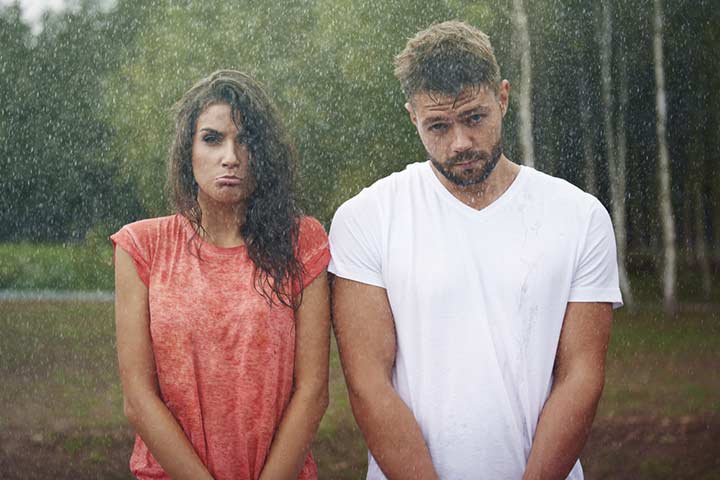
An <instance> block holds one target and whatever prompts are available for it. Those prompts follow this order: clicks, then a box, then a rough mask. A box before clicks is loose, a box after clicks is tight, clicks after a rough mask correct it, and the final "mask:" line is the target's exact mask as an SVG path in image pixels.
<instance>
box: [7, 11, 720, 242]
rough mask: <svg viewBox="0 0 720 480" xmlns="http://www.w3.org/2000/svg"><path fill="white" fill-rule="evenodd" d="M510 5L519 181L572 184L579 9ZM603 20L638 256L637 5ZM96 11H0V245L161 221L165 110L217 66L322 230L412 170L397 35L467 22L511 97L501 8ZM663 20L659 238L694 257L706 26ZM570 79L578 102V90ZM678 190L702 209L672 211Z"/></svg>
mask: <svg viewBox="0 0 720 480" xmlns="http://www.w3.org/2000/svg"><path fill="white" fill-rule="evenodd" d="M525 3H526V7H527V12H528V17H529V19H530V24H529V28H530V37H531V44H532V52H531V55H532V62H533V78H532V80H533V112H534V119H535V120H534V124H535V132H534V135H535V143H536V155H537V157H538V158H537V164H538V166H539V168H540V169H542V170H545V171H548V172H551V173H554V174H557V175H559V176H561V177H563V178H566V179H568V180H570V181H573V182H574V183H577V184H579V185H581V186H582V183H583V181H584V180H583V178H584V177H583V175H582V173H583V172H582V168H583V164H584V162H583V161H582V160H583V159H582V144H581V139H582V138H583V131H582V125H581V122H580V121H579V104H580V103H581V101H587V102H588V103H589V104H590V106H591V110H592V113H593V115H594V117H595V118H598V119H599V118H601V114H602V106H601V101H600V98H599V92H598V90H599V88H598V81H599V79H598V61H599V59H598V57H599V54H598V44H597V39H596V34H597V28H598V15H597V14H598V12H597V8H596V6H595V5H594V4H593V3H592V2H587V1H585V0H569V1H566V2H559V1H557V0H543V1H538V2H525ZM612 3H613V5H614V8H613V11H614V12H615V13H614V17H613V22H614V23H613V25H614V28H613V30H614V32H615V35H614V45H613V52H614V58H615V59H617V58H619V57H620V56H623V57H624V58H625V60H626V63H627V65H628V73H629V85H630V91H629V92H628V93H629V98H630V103H629V107H628V112H626V113H627V122H626V124H627V139H628V170H627V175H628V179H627V184H628V195H627V199H626V202H627V209H628V218H629V222H628V223H629V225H628V240H629V250H630V252H631V253H632V252H633V251H634V250H640V249H644V250H650V251H654V250H657V249H658V248H659V245H658V243H657V238H658V232H659V225H658V222H657V213H656V210H657V208H656V187H655V185H656V184H657V179H656V173H657V172H656V168H657V167H656V160H655V158H656V152H655V149H656V147H655V144H656V142H655V123H654V115H655V111H654V109H655V106H654V105H655V102H654V91H655V90H654V88H655V85H654V76H653V72H652V56H651V51H652V48H651V43H650V36H649V32H650V31H651V30H652V29H651V28H650V23H649V21H650V12H651V11H652V6H651V4H650V2H647V1H643V2H618V1H613V2H612ZM101 4H105V3H103V2H100V0H85V1H82V2H74V3H71V4H70V8H69V9H68V10H66V11H64V12H62V13H52V14H48V15H46V17H45V19H44V20H43V25H42V27H43V28H42V30H41V33H39V34H38V35H32V34H31V32H30V29H29V27H28V26H27V25H25V24H24V23H23V21H22V20H21V17H20V10H19V7H17V6H4V7H0V41H1V43H2V45H3V48H2V49H0V96H1V98H2V99H3V101H2V102H0V191H2V195H0V241H21V240H27V241H64V240H71V241H79V240H81V239H83V238H84V237H85V236H86V234H87V232H88V231H89V230H90V229H91V228H92V227H93V226H94V225H96V224H100V225H105V226H107V228H108V229H109V230H113V229H115V228H117V227H118V226H120V225H122V224H124V223H127V222H129V221H132V220H136V219H139V218H142V217H146V216H152V215H160V214H165V213H167V212H168V211H169V206H168V202H167V196H166V194H165V192H164V188H163V186H164V183H165V160H166V152H167V150H168V146H169V143H170V140H171V136H172V130H173V124H172V118H171V114H170V107H171V106H172V105H173V103H174V102H175V101H176V100H177V99H178V98H179V97H180V96H181V94H182V93H183V92H184V91H185V90H187V89H188V88H189V87H190V86H191V85H192V84H193V83H194V82H195V81H197V80H198V79H200V78H201V77H204V76H206V75H208V74H209V73H210V72H212V71H213V70H216V69H218V68H236V69H240V70H244V71H247V72H248V73H250V74H252V75H254V76H256V77H257V78H258V79H259V80H260V81H262V82H263V83H264V84H265V85H266V87H267V89H268V91H269V93H270V95H271V96H272V97H273V98H274V99H275V101H276V103H277V104H278V105H279V108H280V110H281V112H282V114H283V116H284V118H285V120H286V122H287V124H288V126H289V130H290V133H291V136H292V138H294V139H295V141H296V143H297V146H298V151H299V153H300V159H301V160H300V162H301V163H300V168H299V185H298V186H299V192H300V193H301V196H302V200H303V206H304V209H305V211H306V212H308V213H310V214H313V215H316V216H318V217H319V218H320V219H321V220H322V221H323V222H324V223H325V224H326V225H327V224H328V223H329V221H330V219H331V217H332V214H333V212H334V211H335V209H336V208H337V207H338V206H339V204H340V203H342V202H343V201H344V200H346V199H347V198H348V197H350V196H351V195H353V194H355V193H357V192H358V191H359V190H360V189H361V188H363V187H365V186H367V185H369V184H371V183H372V182H373V181H375V180H376V179H378V178H380V177H382V176H385V175H387V174H389V173H391V172H393V171H397V170H400V169H402V168H403V167H404V165H406V164H407V163H410V162H414V161H419V160H422V159H423V158H424V157H425V153H424V150H423V148H422V146H421V144H420V142H419V141H418V139H417V135H416V134H415V132H414V129H413V126H412V125H411V123H410V122H409V121H408V119H407V114H406V112H405V110H404V108H403V105H404V103H405V99H404V98H403V96H402V93H401V91H400V88H399V86H398V85H397V82H396V80H395V79H394V77H393V74H392V70H393V66H392V59H393V56H394V55H395V54H396V53H397V52H399V51H400V50H401V49H402V48H403V45H404V43H405V41H406V39H407V38H409V37H411V36H412V35H414V34H415V33H416V32H417V31H418V30H420V29H422V28H425V27H427V26H428V25H430V24H431V23H433V22H438V21H442V20H447V19H451V18H457V19H461V20H465V21H468V22H469V23H472V24H474V25H477V26H479V27H480V28H481V29H483V30H484V31H486V32H487V33H488V34H489V35H490V36H491V38H492V40H493V43H494V45H495V51H496V54H497V57H498V61H499V63H500V66H501V70H502V72H503V74H504V76H505V77H507V78H508V79H509V80H510V81H511V84H514V83H516V80H518V78H517V77H518V68H517V57H518V52H516V51H515V44H514V39H513V35H512V22H511V15H512V11H513V10H512V6H511V2H509V1H508V0H503V1H501V2H495V3H492V4H491V3H487V2H484V3H483V2H472V1H469V0H444V1H441V0H428V1H425V2H420V3H418V2H417V1H414V0H400V1H396V2H387V1H381V0H369V1H365V2H353V1H350V0H308V1H300V0H282V1H278V2H250V1H248V0H242V1H238V2H227V1H224V0H208V1H207V2H196V1H189V0H184V1H171V0H160V1H156V2H144V1H142V0H118V1H117V2H115V3H114V4H113V6H112V8H107V7H104V8H101V7H100V5H101ZM665 4H666V13H667V25H666V32H667V35H666V37H667V38H666V47H667V57H666V58H667V61H666V68H667V86H668V102H669V103H668V112H669V124H668V134H669V140H670V144H671V158H672V167H673V175H674V176H673V178H676V179H677V180H676V181H675V185H676V186H675V188H674V191H673V195H674V211H675V213H676V216H677V217H678V222H677V224H678V238H679V239H681V240H682V241H687V242H691V243H690V245H691V246H692V245H694V244H695V238H696V237H697V235H698V233H697V230H698V229H700V228H703V227H702V226H700V227H698V226H695V218H701V219H703V220H704V222H705V227H704V229H705V230H704V232H702V233H703V234H704V235H705V238H706V241H707V243H708V244H711V242H712V240H716V239H717V237H718V226H719V225H720V208H719V207H718V205H720V187H718V182H713V180H714V179H715V178H716V177H717V175H718V173H719V172H718V163H717V162H715V159H716V158H717V157H718V154H719V153H718V152H720V140H718V138H719V137H718V136H717V135H716V133H717V131H718V129H719V128H720V114H719V113H718V112H720V108H718V107H720V95H719V94H718V92H720V88H719V87H720V74H719V73H718V72H719V71H718V69H717V68H715V66H716V65H717V64H718V62H719V61H720V60H719V59H718V55H719V52H720V49H718V48H717V45H718V39H719V38H720V28H718V25H720V21H718V19H720V13H718V12H719V11H718V10H717V9H715V8H713V4H712V2H709V1H708V0H701V1H699V2H695V3H692V4H688V3H687V2H680V1H678V0H665ZM581 68H582V69H584V70H585V71H586V72H587V74H588V78H589V84H590V85H589V86H588V87H586V88H583V87H581V86H580V82H578V74H577V72H578V70H579V69H581ZM614 73H615V74H617V72H614ZM616 83H617V82H616ZM616 89H617V86H616ZM616 93H617V92H616ZM514 97H515V96H514V94H511V101H513V99H514ZM616 103H617V102H616ZM515 122H516V120H515V108H514V104H512V103H511V108H510V110H509V112H508V115H507V116H506V119H505V124H504V137H505V138H504V140H505V147H506V152H507V153H508V156H509V157H510V158H511V159H513V158H516V155H515V141H514V137H515V135H514V131H515ZM601 130H602V129H601V128H598V129H597V134H596V135H595V143H596V145H595V147H596V148H595V150H596V151H597V152H599V158H598V164H597V172H598V180H599V197H600V199H601V200H604V201H605V202H606V203H607V196H608V195H607V170H606V167H605V162H604V161H603V159H602V156H603V153H602V152H604V148H603V142H604V139H603V135H602V131H601ZM686 173H687V174H686ZM696 190H697V191H699V192H700V194H701V195H702V198H703V199H704V200H703V201H704V205H699V204H697V202H696V201H694V200H692V201H691V200H688V195H687V193H688V192H694V191H696ZM697 210H701V212H700V214H699V215H695V213H696V211H697ZM715 243H716V244H717V242H715ZM690 253H691V254H692V250H690ZM714 255H717V251H716V252H714Z"/></svg>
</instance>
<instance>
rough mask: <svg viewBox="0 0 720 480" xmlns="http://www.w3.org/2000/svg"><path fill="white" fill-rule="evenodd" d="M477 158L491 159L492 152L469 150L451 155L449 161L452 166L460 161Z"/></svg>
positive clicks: (470, 160)
mask: <svg viewBox="0 0 720 480" xmlns="http://www.w3.org/2000/svg"><path fill="white" fill-rule="evenodd" d="M475 160H485V161H488V160H490V154H489V153H487V152H478V151H477V150H468V151H466V152H462V153H458V154H457V155H455V156H454V157H450V158H449V159H448V161H447V165H448V167H452V166H453V165H456V164H458V163H463V162H474V161H475Z"/></svg>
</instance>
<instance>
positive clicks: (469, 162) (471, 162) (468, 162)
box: [455, 158, 479, 167]
mask: <svg viewBox="0 0 720 480" xmlns="http://www.w3.org/2000/svg"><path fill="white" fill-rule="evenodd" d="M478 160H479V159H477V158H476V159H474V160H466V161H464V162H458V163H456V164H455V166H456V167H463V166H467V165H472V164H474V163H477V162H478Z"/></svg>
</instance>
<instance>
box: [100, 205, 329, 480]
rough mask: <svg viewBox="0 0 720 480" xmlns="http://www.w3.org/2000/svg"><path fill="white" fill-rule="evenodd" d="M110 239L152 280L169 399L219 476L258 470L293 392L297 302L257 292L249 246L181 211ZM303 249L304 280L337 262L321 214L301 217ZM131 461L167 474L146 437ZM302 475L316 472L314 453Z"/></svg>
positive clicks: (154, 330) (158, 350) (157, 351)
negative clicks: (207, 232)
mask: <svg viewBox="0 0 720 480" xmlns="http://www.w3.org/2000/svg"><path fill="white" fill-rule="evenodd" d="M111 239H112V241H113V244H114V245H115V246H119V247H121V248H122V249H123V250H125V251H127V252H128V253H129V254H130V256H131V257H132V259H133V262H134V263H135V267H136V269H137V272H138V274H139V276H140V279H141V280H142V281H143V283H144V284H145V285H146V286H147V287H148V293H149V308H150V333H151V335H152V344H153V351H154V355H155V363H156V365H157V376H158V382H159V385H160V390H161V394H162V398H163V401H164V402H165V404H166V405H167V407H168V409H169V410H170V411H171V412H172V414H173V415H174V417H175V418H176V419H177V421H178V423H179V424H180V426H181V427H182V428H183V430H184V431H185V434H186V435H187V437H188V439H189V440H190V442H191V443H192V445H193V447H194V448H195V451H196V452H197V453H198V455H199V456H200V459H201V460H202V462H203V463H204V464H205V465H206V466H207V467H208V469H209V470H210V473H211V474H212V475H213V477H214V478H215V479H217V480H223V479H226V480H235V479H256V478H258V477H259V475H260V472H261V470H262V467H263V465H264V463H265V459H266V456H267V454H268V451H269V448H270V445H271V442H272V439H273V435H274V433H275V430H276V428H277V427H278V425H279V423H280V420H281V418H282V415H283V412H284V410H285V407H286V406H287V404H288V402H289V400H290V395H291V391H292V386H293V368H294V356H295V318H294V313H293V311H292V309H290V308H287V307H284V306H277V305H275V306H272V307H271V306H269V305H268V303H267V301H266V300H265V299H264V298H263V297H262V296H261V295H260V294H259V293H258V292H257V291H256V290H255V288H254V285H253V278H254V277H253V273H254V268H253V264H252V262H251V260H250V259H249V257H248V255H247V250H246V247H245V246H238V247H233V248H220V247H216V246H214V245H212V244H210V243H207V242H204V241H203V240H202V239H200V237H199V236H198V235H195V233H194V231H193V229H192V227H191V225H190V223H189V222H188V221H187V219H185V218H184V217H182V216H180V215H174V216H170V217H162V218H153V219H149V220H143V221H140V222H136V223H132V224H130V225H126V226H125V227H123V228H122V229H121V230H120V231H119V232H117V233H116V234H114V235H113V236H112V237H111ZM198 246H199V250H198V248H197V247H198ZM298 251H299V255H300V258H301V261H302V263H303V265H304V267H305V276H304V278H303V283H304V285H303V287H304V286H307V285H308V284H309V283H310V282H311V281H312V280H313V279H314V278H315V277H317V275H319V274H320V273H321V272H322V271H323V270H324V269H325V268H326V266H327V263H328V261H329V255H330V254H329V250H328V242H327V236H326V234H325V231H324V229H323V227H322V225H321V224H320V223H319V222H318V221H317V220H315V219H313V218H310V217H305V218H303V219H302V220H301V225H300V237H299V242H298ZM297 290H298V291H299V290H300V286H299V285H298V287H297ZM296 293H297V292H296ZM130 468H131V471H132V473H133V474H134V475H135V476H137V478H140V479H151V478H152V479H158V478H169V477H168V476H167V475H166V474H165V473H164V471H163V470H162V468H161V467H160V465H159V464H158V463H157V461H156V460H155V459H154V458H153V456H152V454H151V453H150V452H149V450H148V448H147V447H146V445H145V443H144V442H143V440H142V439H141V438H140V436H139V435H138V436H136V439H135V446H134V449H133V453H132V457H131V459H130ZM299 478H301V479H315V478H317V468H316V466H315V463H314V461H313V459H312V456H311V455H308V457H307V459H306V461H305V465H304V467H303V470H302V473H301V475H300V477H299Z"/></svg>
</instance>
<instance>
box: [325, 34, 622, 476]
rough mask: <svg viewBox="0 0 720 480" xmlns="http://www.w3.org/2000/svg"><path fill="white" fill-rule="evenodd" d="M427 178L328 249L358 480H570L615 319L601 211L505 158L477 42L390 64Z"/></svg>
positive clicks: (375, 199)
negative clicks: (358, 452) (359, 455)
mask: <svg viewBox="0 0 720 480" xmlns="http://www.w3.org/2000/svg"><path fill="white" fill-rule="evenodd" d="M395 73H396V76H397V77H398V79H399V80H400V83H401V85H402V87H403V90H404V92H405V95H406V97H407V104H406V105H405V107H406V109H407V111H408V112H409V114H410V120H411V121H412V123H413V124H414V125H415V127H416V129H417V132H418V135H419V136H420V140H421V141H422V143H423V145H424V146H425V149H426V150H427V153H428V155H429V161H428V162H424V163H416V164H411V165H408V166H407V168H406V169H405V170H404V171H402V172H399V173H394V174H392V175H390V176H389V177H387V178H384V179H382V180H380V181H378V182H376V183H375V184H374V185H373V186H371V187H370V188H367V189H365V190H363V191H362V192H361V193H360V194H358V195H357V196H356V197H354V198H352V199H351V200H349V201H348V202H346V203H345V204H344V205H342V206H341V207H340V209H339V210H338V211H337V213H336V214H335V218H334V220H333V224H332V228H331V231H330V245H331V252H332V261H331V263H330V267H329V270H330V271H331V272H332V273H334V274H335V279H334V287H333V288H334V305H333V308H334V325H335V333H336V336H337V340H338V345H339V347H340V354H341V359H342V364H343V369H344V371H345V376H346V380H347V383H348V387H349V388H348V390H349V394H350V400H351V405H352V409H353V413H354V414H355V418H356V420H357V422H358V424H359V425H360V428H361V429H362V431H363V434H364V436H365V440H366V442H367V445H368V447H369V449H370V452H371V456H370V459H369V467H368V475H367V478H368V479H383V478H389V479H392V480H395V479H437V478H441V479H449V480H459V479H521V478H523V479H564V478H571V479H581V478H582V469H581V467H580V464H579V462H578V461H577V459H578V457H579V455H580V452H581V451H582V448H583V445H584V444H585V441H586V439H587V435H588V432H589V430H590V426H591V423H592V420H593V417H594V414H595V410H596V407H597V403H598V400H599V398H600V394H601V392H602V388H603V382H604V364H605V353H606V350H607V345H608V339H609V334H610V324H611V319H612V307H613V304H614V306H615V307H618V306H620V305H621V304H622V300H621V296H620V291H619V288H618V275H617V264H616V257H615V243H614V235H613V230H612V225H611V223H610V218H609V216H608V214H607V211H606V210H605V209H604V208H603V207H602V205H601V204H600V203H599V202H598V201H597V200H596V199H595V198H594V197H592V196H590V195H588V194H586V193H584V192H582V191H581V190H579V189H577V188H576V187H574V186H572V185H570V184H569V183H567V182H565V181H563V180H560V179H557V178H553V177H550V176H548V175H545V174H542V173H540V172H538V171H536V170H533V169H531V168H526V167H520V166H518V165H516V164H515V163H513V162H511V161H510V160H508V159H507V158H506V157H505V155H504V154H503V148H502V120H503V117H504V115H505V113H506V111H507V107H508V96H509V90H510V87H509V83H508V82H507V80H501V79H500V78H501V77H500V72H499V68H498V64H497V62H496V60H495V57H494V54H493V50H492V47H491V45H490V43H489V39H488V37H487V36H486V35H485V34H484V33H482V32H480V31H479V30H477V29H475V28H473V27H471V26H468V25H466V24H464V23H461V22H445V23H441V24H436V25H434V26H432V27H431V28H429V29H428V30H425V31H423V32H420V33H419V34H417V36H416V37H415V38H413V39H411V40H410V41H409V42H408V44H407V46H406V48H405V50H404V51H403V52H402V53H400V54H399V55H398V56H397V57H396V70H395Z"/></svg>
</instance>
